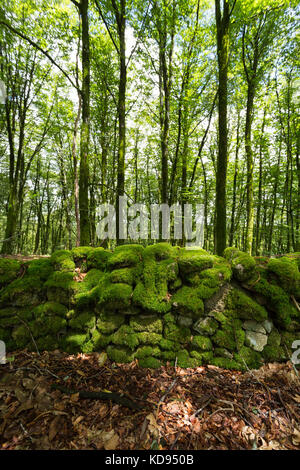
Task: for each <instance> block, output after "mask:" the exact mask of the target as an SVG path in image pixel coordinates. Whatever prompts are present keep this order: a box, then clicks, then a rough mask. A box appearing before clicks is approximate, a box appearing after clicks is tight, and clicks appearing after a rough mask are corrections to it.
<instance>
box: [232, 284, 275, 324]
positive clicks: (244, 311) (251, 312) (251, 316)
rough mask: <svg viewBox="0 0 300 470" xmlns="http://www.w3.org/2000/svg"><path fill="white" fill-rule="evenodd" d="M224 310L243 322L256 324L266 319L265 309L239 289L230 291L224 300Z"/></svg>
mask: <svg viewBox="0 0 300 470" xmlns="http://www.w3.org/2000/svg"><path fill="white" fill-rule="evenodd" d="M226 308H227V309H228V310H231V311H232V312H234V313H235V316H236V317H237V318H241V319H243V320H256V321H258V322H260V321H263V320H266V319H267V318H268V312H267V311H266V309H265V308H264V307H263V306H262V305H259V304H258V303H257V302H256V301H255V300H253V299H252V298H251V297H250V296H249V295H247V294H246V293H245V292H243V291H242V290H240V289H232V290H231V292H230V293H229V295H228V296H227V298H226Z"/></svg>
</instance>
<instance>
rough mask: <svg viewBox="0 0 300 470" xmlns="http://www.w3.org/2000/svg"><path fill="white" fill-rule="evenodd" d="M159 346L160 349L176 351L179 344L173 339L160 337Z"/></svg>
mask: <svg viewBox="0 0 300 470" xmlns="http://www.w3.org/2000/svg"><path fill="white" fill-rule="evenodd" d="M159 347H160V348H161V349H165V350H167V351H178V349H179V345H178V343H175V342H174V341H171V340H169V339H166V338H162V339H161V340H160V342H159Z"/></svg>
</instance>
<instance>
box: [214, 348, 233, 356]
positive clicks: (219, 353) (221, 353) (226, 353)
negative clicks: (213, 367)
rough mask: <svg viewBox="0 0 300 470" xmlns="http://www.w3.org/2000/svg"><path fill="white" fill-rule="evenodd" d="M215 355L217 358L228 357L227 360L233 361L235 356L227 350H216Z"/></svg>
mask: <svg viewBox="0 0 300 470" xmlns="http://www.w3.org/2000/svg"><path fill="white" fill-rule="evenodd" d="M214 355H215V356H217V357H226V358H227V359H233V354H232V353H231V352H230V351H228V349H225V348H215V349H214Z"/></svg>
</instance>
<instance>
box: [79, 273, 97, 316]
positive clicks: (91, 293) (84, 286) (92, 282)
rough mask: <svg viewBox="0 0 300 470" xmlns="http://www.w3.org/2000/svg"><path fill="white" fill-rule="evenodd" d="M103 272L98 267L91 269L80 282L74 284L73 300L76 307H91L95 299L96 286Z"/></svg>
mask: <svg viewBox="0 0 300 470" xmlns="http://www.w3.org/2000/svg"><path fill="white" fill-rule="evenodd" d="M103 277H104V273H103V272H102V271H100V270H99V269H91V270H90V271H89V272H88V273H87V274H86V276H85V277H84V279H83V281H82V282H78V283H77V286H76V292H77V293H76V295H75V302H76V306H77V308H78V309H85V308H89V307H93V306H94V304H95V303H96V301H97V286H98V284H99V283H100V281H101V280H102V279H103Z"/></svg>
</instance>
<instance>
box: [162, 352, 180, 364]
mask: <svg viewBox="0 0 300 470" xmlns="http://www.w3.org/2000/svg"><path fill="white" fill-rule="evenodd" d="M176 354H177V353H176V352H175V351H161V358H162V359H163V360H164V361H172V362H173V361H175V359H176Z"/></svg>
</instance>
